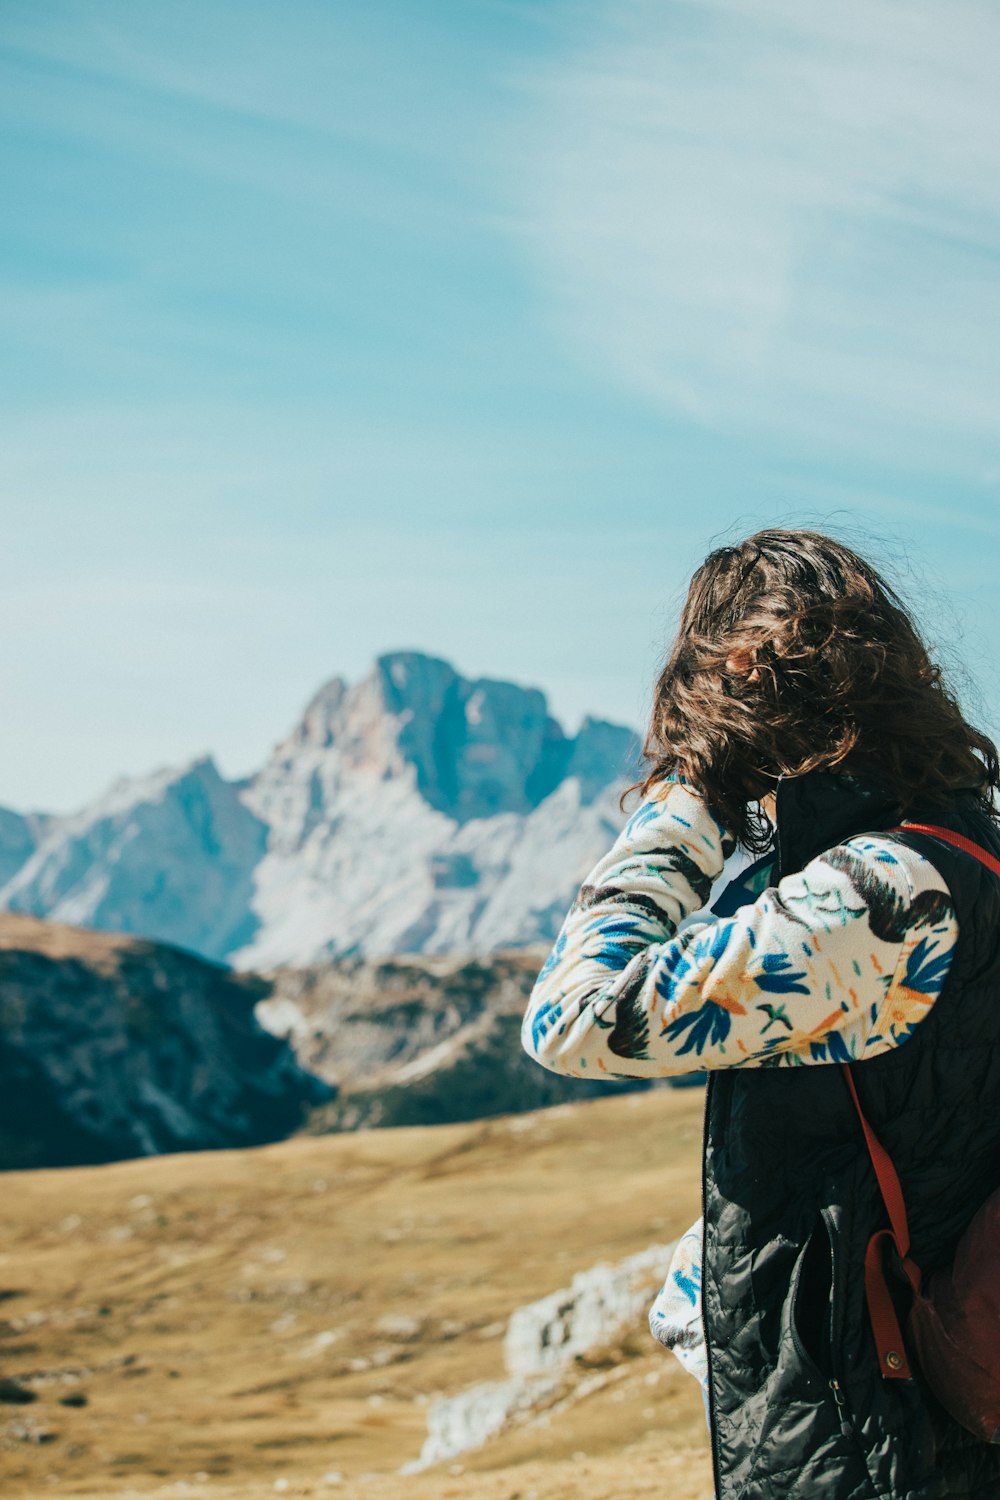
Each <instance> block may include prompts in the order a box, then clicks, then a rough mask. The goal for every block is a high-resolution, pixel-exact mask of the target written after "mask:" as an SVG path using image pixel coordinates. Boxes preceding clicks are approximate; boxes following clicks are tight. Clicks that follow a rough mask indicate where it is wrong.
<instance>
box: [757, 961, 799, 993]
mask: <svg viewBox="0 0 1000 1500" xmlns="http://www.w3.org/2000/svg"><path fill="white" fill-rule="evenodd" d="M791 967H792V960H791V959H790V958H789V956H788V954H787V953H765V954H764V955H763V957H762V958H761V969H762V971H763V972H762V973H760V974H755V975H754V984H756V986H757V988H758V989H760V990H766V991H767V992H768V994H771V995H808V994H809V986H808V985H807V984H801V983H800V982H799V981H800V980H803V979H805V977H806V974H805V970H804V969H800V970H798V971H797V972H796V973H793V974H790V973H788V972H787V971H788V970H789V969H790V968H791Z"/></svg>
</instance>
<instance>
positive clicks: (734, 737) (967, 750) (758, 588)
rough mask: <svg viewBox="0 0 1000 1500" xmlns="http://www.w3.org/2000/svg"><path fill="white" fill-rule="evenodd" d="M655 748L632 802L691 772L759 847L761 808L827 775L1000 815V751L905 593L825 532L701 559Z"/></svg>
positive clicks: (672, 660) (771, 539) (763, 823)
mask: <svg viewBox="0 0 1000 1500" xmlns="http://www.w3.org/2000/svg"><path fill="white" fill-rule="evenodd" d="M643 754H644V756H645V758H646V759H647V760H650V761H651V762H652V766H651V769H650V770H649V772H648V774H647V775H646V776H645V778H644V779H643V780H642V781H641V782H634V783H633V784H632V785H631V786H630V787H628V788H626V791H625V792H624V793H623V794H622V802H624V798H625V797H626V796H627V795H628V793H629V792H631V791H635V790H639V791H640V792H641V793H642V794H643V795H646V793H648V792H649V790H650V789H651V787H652V786H653V785H654V783H656V782H657V781H659V780H661V779H662V778H663V776H664V775H666V774H667V773H670V772H674V773H677V774H680V775H682V776H684V777H685V778H686V779H687V780H688V781H690V782H692V783H693V784H694V785H695V786H696V787H697V788H698V789H699V791H700V792H701V793H702V795H703V796H704V797H705V798H706V799H707V801H708V803H709V805H710V806H711V807H712V809H713V811H714V812H715V814H716V816H717V817H718V818H719V820H720V821H721V822H722V823H723V825H724V826H725V827H726V828H728V829H729V830H730V831H731V832H732V833H733V834H734V835H735V836H736V838H737V839H738V840H739V841H740V843H742V844H743V845H744V846H745V847H747V848H750V849H755V850H758V851H759V850H762V849H763V848H764V847H766V844H767V842H768V840H769V838H770V836H771V833H772V826H771V823H770V821H769V819H768V818H767V816H766V815H765V813H764V812H763V810H762V809H761V807H760V801H761V799H762V798H764V797H765V796H766V794H767V793H768V792H770V791H773V790H774V789H775V787H776V785H777V783H778V781H779V780H780V779H781V778H782V777H790V776H802V775H804V774H805V773H806V772H807V771H812V770H817V769H826V770H834V769H839V770H842V771H845V772H853V773H855V774H866V775H870V776H874V777H875V778H876V779H877V780H879V781H880V782H881V783H882V784H884V785H886V786H889V787H892V788H893V790H894V791H895V793H896V794H897V796H898V800H899V806H900V812H901V815H904V814H905V813H906V811H907V809H908V808H910V807H912V806H914V805H916V804H919V805H922V806H927V807H935V806H938V807H942V806H945V805H946V804H947V803H948V801H949V799H950V798H951V796H952V794H953V793H954V792H955V791H956V790H958V789H959V788H971V789H974V790H975V791H976V793H977V794H978V798H979V801H980V803H981V805H982V807H983V808H984V810H985V811H987V812H988V813H989V814H990V815H991V816H993V817H996V816H997V814H996V811H995V806H994V801H993V796H994V793H995V791H996V790H997V789H998V786H1000V762H998V757H997V749H996V746H995V745H994V744H993V741H992V740H990V739H989V738H988V737H987V736H986V735H985V734H983V733H981V732H980V731H979V730H978V729H975V728H973V726H972V725H971V724H969V723H968V722H967V721H966V719H965V717H964V716H963V714H962V711H961V709H960V708H959V706H958V703H957V701H956V699H955V697H954V696H953V695H952V693H951V692H950V691H949V690H948V688H947V687H946V686H945V684H944V682H943V680H942V673H941V669H940V667H939V666H937V665H936V664H935V663H934V662H932V661H931V659H930V656H929V655H928V651H927V647H926V646H925V645H924V643H923V641H922V640H921V637H920V633H919V631H918V629H917V626H916V624H915V623H914V620H913V617H912V616H911V614H910V612H909V610H908V609H907V608H906V606H905V604H904V603H903V601H902V600H901V599H900V597H899V596H898V594H897V593H896V592H895V590H894V589H893V588H892V587H891V586H890V585H889V584H888V583H886V582H885V580H884V579H883V578H881V577H880V576H879V574H878V573H877V572H876V571H875V569H874V568H873V567H872V566H871V565H870V564H869V563H867V562H865V561H864V559H863V558H861V557H859V556H858V554H857V553H856V552H853V551H852V550H851V549H850V548H849V547H846V546H844V545H843V543H841V542H838V541H835V540H833V539H832V538H831V537H828V536H822V535H820V534H819V533H818V532H815V531H798V530H795V531H792V530H777V529H775V530H768V531H759V532H757V533H756V534H755V535H754V536H750V537H747V539H746V540H745V541H743V542H739V543H738V544H737V545H735V546H730V547H720V548H718V549H717V550H716V551H714V552H712V553H710V554H709V556H708V557H707V558H706V559H705V561H704V562H703V563H702V565H701V567H700V568H699V569H698V571H697V572H696V573H695V575H694V578H693V579H692V580H691V586H690V588H689V590H688V596H687V600H686V602H685V605H684V609H683V612H682V614H681V621H680V627H679V629H678V632H677V638H676V640H675V642H674V644H673V646H672V648H671V650H670V653H669V656H668V657H667V661H666V663H665V665H664V667H663V670H662V671H661V672H660V675H659V678H658V679H657V683H656V688H655V693H654V701H653V709H652V713H651V716H650V724H649V729H648V731H647V734H646V738H645V742H644V744H643ZM620 805H621V804H620Z"/></svg>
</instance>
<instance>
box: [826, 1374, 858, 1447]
mask: <svg viewBox="0 0 1000 1500" xmlns="http://www.w3.org/2000/svg"><path fill="white" fill-rule="evenodd" d="M830 1389H831V1391H832V1392H833V1399H834V1401H836V1403H837V1415H838V1416H839V1417H840V1430H841V1432H842V1433H843V1434H844V1436H845V1437H849V1438H853V1437H855V1432H854V1428H853V1427H852V1426H851V1423H850V1422H849V1421H848V1417H847V1401H846V1399H845V1396H844V1392H843V1390H842V1389H841V1386H840V1381H839V1380H831V1381H830Z"/></svg>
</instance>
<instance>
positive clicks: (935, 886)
mask: <svg viewBox="0 0 1000 1500" xmlns="http://www.w3.org/2000/svg"><path fill="white" fill-rule="evenodd" d="M733 849H734V844H733V841H732V839H731V838H730V837H729V835H728V834H726V832H725V831H724V830H723V829H722V828H721V827H720V825H719V824H718V823H717V822H716V820H715V819H714V818H713V816H712V815H711V813H710V812H709V810H708V807H707V805H706V804H705V802H704V800H703V799H702V798H701V797H700V796H698V795H697V793H696V792H695V791H694V790H693V789H692V788H690V787H688V786H686V785H684V784H683V782H681V781H680V780H676V779H668V780H666V781H662V782H660V783H658V784H657V786H656V787H654V789H653V790H652V792H651V793H650V795H649V796H648V797H647V798H646V800H645V801H644V802H642V803H641V804H640V806H639V807H637V808H636V810H635V812H634V813H633V814H632V816H631V817H630V818H629V820H628V822H627V823H626V824H625V826H624V828H623V829H622V830H621V832H620V834H619V835H618V838H617V839H616V840H615V843H614V845H613V846H612V848H611V850H610V851H609V852H608V853H607V854H606V855H605V856H604V857H603V858H602V859H600V860H599V861H598V862H597V864H596V865H595V866H594V868H593V870H591V872H590V874H589V875H588V876H587V878H586V880H585V881H584V883H583V885H582V886H581V887H580V890H579V891H578V893H577V895H576V897H575V899H574V901H573V903H572V905H571V907H570V909H569V912H568V913H567V916H566V919H565V921H564V922H563V925H562V929H561V931H560V933H559V936H558V937H557V939H556V942H555V946H554V947H553V949H552V952H551V953H550V954H549V957H548V958H547V959H546V961H545V964H544V965H543V967H542V969H541V972H540V973H539V975H538V978H537V980H536V982H535V987H534V989H533V990H532V993H531V997H530V999H529V1001H528V1008H527V1011H526V1013H525V1017H524V1021H523V1024H522V1028H521V1040H522V1043H523V1045H524V1048H525V1050H526V1051H527V1052H528V1053H529V1055H530V1056H531V1057H533V1058H535V1060H536V1061H537V1062H539V1063H541V1064H542V1066H543V1067H546V1068H549V1069H551V1070H552V1071H553V1072H556V1073H562V1074H566V1075H568V1076H570V1077H573V1078H594V1077H602V1076H604V1077H608V1078H662V1077H669V1076H674V1075H678V1074H683V1073H690V1072H697V1071H701V1070H702V1069H713V1068H741V1067H742V1068H746V1067H758V1068H763V1067H799V1066H803V1065H812V1064H822V1063H832V1062H851V1061H856V1060H860V1059H862V1058H868V1057H875V1056H877V1055H878V1054H879V1053H880V1052H886V1051H888V1050H889V1049H890V1048H891V1047H898V1046H900V1045H902V1044H903V1043H904V1042H905V1041H906V1040H907V1038H908V1037H910V1036H912V1035H913V1032H914V1031H915V1029H916V1027H917V1026H918V1025H919V1024H920V1022H921V1020H922V1019H923V1018H924V1016H926V1015H927V1013H928V1011H929V1010H930V1007H931V1005H933V1003H934V1001H935V999H936V998H937V996H938V994H939V993H940V991H941V986H942V984H943V983H944V979H945V976H946V974H947V971H948V964H949V961H950V959H951V953H952V950H953V948H954V945H955V941H956V939H957V936H958V924H957V922H956V919H955V914H954V910H953V907H952V904H951V899H950V896H949V893H948V889H947V886H946V885H945V883H944V881H943V880H942V878H941V876H940V875H939V874H938V872H937V871H936V870H935V868H934V867H933V865H931V864H930V863H929V861H927V860H926V859H924V857H923V856H922V855H920V854H918V853H917V852H916V851H915V850H912V849H908V848H906V847H905V846H903V845H902V844H899V843H896V842H894V840H893V839H892V836H891V835H889V834H885V835H875V834H862V835H860V836H858V837H855V838H850V839H847V840H845V842H844V843H842V844H838V845H837V846H836V847H835V848H832V849H828V850H826V851H825V852H824V853H823V854H821V855H819V856H818V857H817V858H816V859H814V860H812V861H811V862H810V863H809V864H807V865H806V866H805V868H804V869H803V870H801V871H799V872H797V873H794V874H790V875H786V876H785V877H784V879H782V880H780V881H779V882H778V883H777V884H776V885H774V886H769V887H768V888H767V889H764V890H763V891H761V892H760V893H759V894H756V895H755V894H754V891H753V889H752V888H751V889H749V890H746V891H739V892H737V894H736V898H735V899H733V897H732V896H731V895H730V893H729V892H727V893H726V895H727V896H728V897H729V899H726V898H725V897H724V898H723V900H722V901H721V902H719V903H718V904H719V906H720V907H722V908H723V909H725V910H726V911H727V912H728V913H729V914H728V915H726V916H724V917H720V918H718V919H717V920H715V921H697V920H696V921H692V922H689V923H688V925H686V926H684V927H683V930H682V924H683V923H685V921H686V919H688V918H690V917H691V916H692V914H693V913H697V912H699V911H700V910H701V909H702V908H703V907H705V905H706V903H707V902H708V900H709V897H710V893H711V890H712V886H713V884H714V883H715V882H716V881H717V880H718V878H719V876H720V875H721V874H722V871H723V866H724V864H725V861H726V859H727V857H728V856H729V855H730V854H731V853H732V852H733ZM755 868H756V867H755ZM760 868H761V869H762V870H763V871H764V872H765V874H766V870H767V865H766V863H764V864H762V866H761V867H760ZM741 896H745V904H743V905H742V906H739V907H738V908H737V909H736V910H733V907H734V906H735V905H736V902H737V901H738V900H739V899H740V897H741ZM700 1231H701V1224H700V1221H699V1222H698V1223H696V1224H694V1225H692V1227H691V1229H689V1230H688V1231H687V1233H686V1234H685V1235H684V1236H683V1237H682V1239H681V1240H680V1242H679V1244H678V1247H677V1253H676V1254H675V1257H674V1260H673V1262H672V1264H671V1267H670V1270H669V1272H668V1275H667V1280H666V1283H665V1285H664V1287H663V1290H662V1291H661V1293H660V1295H659V1297H658V1298H657V1300H656V1303H655V1304H654V1306H653V1309H652V1312H651V1314H650V1327H651V1328H652V1331H653V1333H654V1334H655V1335H656V1336H657V1337H658V1338H659V1339H660V1340H661V1342H663V1343H666V1344H667V1345H668V1346H669V1347H671V1348H673V1350H674V1352H675V1354H676V1355H677V1357H678V1358H679V1359H680V1360H681V1363H682V1364H683V1365H685V1366H686V1367H687V1368H688V1369H690V1370H691V1371H692V1372H693V1373H694V1374H696V1375H698V1376H699V1378H701V1379H702V1381H703V1383H704V1374H705V1370H704V1364H705V1361H704V1344H703V1334H702V1328H701V1305H700V1285H701V1254H702V1247H701V1232H700Z"/></svg>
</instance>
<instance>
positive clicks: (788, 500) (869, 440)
mask: <svg viewBox="0 0 1000 1500" xmlns="http://www.w3.org/2000/svg"><path fill="white" fill-rule="evenodd" d="M998 64H1000V12H998V11H997V10H996V9H995V8H994V7H993V6H992V5H988V4H986V3H985V0H982V3H980V0H952V4H951V5H949V6H948V7H947V8H946V9H943V8H942V7H941V6H940V5H938V4H937V3H934V0H916V3H913V0H911V3H909V4H907V5H905V6H902V5H899V4H896V3H890V0H844V3H843V4H842V5H840V6H837V7H829V6H828V7H818V6H804V5H802V4H801V0H698V3H697V4H694V3H692V4H678V3H674V0H617V3H616V0H592V3H591V0H496V3H492V0H453V3H437V0H405V3H404V0H389V3H382V0H378V3H375V4H372V3H370V0H369V3H367V4H363V3H360V0H337V3H334V0H325V3H318V0H285V3H283V4H282V5H280V6H276V5H273V4H265V3H260V0H239V3H238V4H237V3H235V0H232V3H229V0H199V3H188V0H170V3H169V4H163V3H162V0H158V3H149V0H79V3H67V0H4V5H3V7H2V8H0V174H2V182H3V194H4V203H5V213H4V215H3V221H2V225H0V277H2V285H3V296H2V298H0V395H2V401H0V504H2V515H3V538H4V543H5V545H4V546H3V548H2V549H0V613H2V625H3V629H4V636H5V640H6V643H7V649H6V650H5V652H4V654H3V664H2V668H0V693H2V700H3V704H4V720H5V723H6V725H7V726H8V733H7V734H6V735H5V736H4V737H3V741H2V743H0V804H6V805H8V806H13V807H17V808H20V809H27V808H31V807H44V808H51V809H54V810H66V809H70V808H73V807H75V806H78V805H80V804H82V803H83V802H84V801H86V800H88V799H89V798H91V797H93V796H95V795H97V794H98V793H99V792H100V791H101V790H102V789H103V788H104V787H105V786H106V785H107V784H108V783H109V782H110V781H111V780H112V779H113V778H114V777H115V776H117V775H118V774H120V773H141V772H143V771H146V770H150V769H152V768H153V767H155V766H159V765H162V764H168V763H178V764H179V763H183V762H185V761H187V760H189V759H190V758H192V757H193V756H195V755H197V754H200V753H203V752H204V751H212V752H214V753H215V754H216V756H217V758H218V760H219V762H220V765H221V767H222V769H223V770H224V771H225V772H226V773H227V774H241V773H243V772H245V771H247V770H249V769H251V768H253V767H254V766H256V765H257V764H259V763H260V761H261V760H262V759H263V758H264V756H265V755H266V754H267V752H268V750H269V749H270V747H271V745H272V744H273V743H274V741H275V740H276V739H278V738H279V737H280V736H281V735H283V734H284V733H285V732H286V731H287V729H288V728H289V727H290V726H291V724H292V722H293V721H294V720H295V718H296V716H297V715H298V713H299V712H300V710H301V708H302V707H303V705H304V703H305V701H306V700H307V699H308V698H309V697H310V696H311V694H312V692H313V691H314V690H315V688H316V687H317V686H318V685H319V684H320V683H321V682H322V681H323V680H325V679H326V678H327V677H329V676H332V675H334V674H335V673H340V674H343V675H346V676H347V677H349V678H355V677H357V676H360V675H361V674H362V673H364V672H365V671H366V670H367V668H368V667H369V665H370V663H371V661H372V659H373V658H374V656H375V655H377V654H378V653H379V652H382V651H386V650H392V649H397V648H418V649H422V650H426V651H429V652H432V653H434V654H436V655H440V656H444V657H447V658H448V659H449V660H451V661H452V662H453V663H454V664H455V665H456V666H457V667H458V668H459V669H460V670H461V671H463V672H464V673H466V674H467V675H489V676H497V677H509V678H513V679H515V680H518V681H521V682H525V683H531V684H534V685H537V686H540V687H542V688H544V689H545V690H546V692H547V693H548V694H549V697H550V701H551V704H552V707H553V710H554V711H555V712H556V713H557V715H558V716H560V717H561V718H562V720H563V721H564V723H565V725H566V727H567V728H568V729H571V730H572V729H573V728H575V726H576V724H577V722H578V721H579V718H580V717H581V715H582V714H583V713H584V712H588V711H589V712H592V713H596V714H599V715H603V716H606V717H609V718H613V719H617V720H619V721H624V722H631V723H634V724H640V723H641V722H642V720H643V718H644V716H645V713H646V711H647V708H648V702H649V692H650V686H651V683H652V680H653V678H654V676H655V672H656V669H657V666H658V662H659V659H660V656H661V654H662V651H663V649H664V647H665V646H666V644H667V643H668V639H669V634H670V628H671V623H672V621H673V619H674V616H675V611H676V608H677V604H678V601H679V597H680V595H681V594H682V591H683V588H684V585H685V584H686V581H687V579H688V577H689V576H690V573H691V571H692V569H693V568H694V566H696V565H697V563H698V562H699V561H700V560H701V558H702V556H703V555H704V553H705V552H706V551H707V550H708V548H709V547H710V546H711V545H713V544H714V543H715V542H717V541H718V540H719V539H720V538H724V539H731V538H732V537H733V536H735V535H738V534H739V533H740V532H744V531H748V530H751V529H754V528H756V527H757V526H759V525H762V524H768V523H771V522H775V521H777V522H780V523H783V524H792V525H795V524H809V525H816V526H820V527H821V528H823V527H825V528H826V529H830V530H834V531H837V532H838V533H839V534H843V535H846V536H847V538H848V540H852V541H854V542H855V543H856V544H858V545H859V546H861V547H862V548H863V549H867V550H868V551H869V552H871V553H872V554H873V555H874V556H875V557H876V560H877V561H879V562H881V563H883V564H885V565H887V566H888V568H889V570H890V571H891V572H893V573H894V576H896V577H897V578H898V579H899V581H900V582H901V584H902V587H903V589H904V591H905V592H907V593H908V594H909V595H910V597H911V598H912V599H913V600H914V602H915V603H916V605H917V607H918V610H919V611H920V612H921V613H922V615H923V617H924V618H925V620H926V622H927V626H928V631H929V634H930V636H931V638H932V640H933V642H934V643H935V645H936V647H938V648H939V649H940V651H941V653H943V656H944V660H945V661H946V662H947V663H948V664H950V665H952V666H953V667H954V670H955V671H956V673H957V674H958V675H957V681H958V683H959V686H960V687H961V689H962V691H963V693H964V694H965V695H966V696H967V699H968V702H969V703H970V706H971V707H972V709H973V712H974V713H976V714H978V715H979V716H980V717H982V718H984V719H985V720H986V722H987V723H988V724H989V726H990V727H992V728H994V729H996V728H997V727H1000V668H998V667H997V665H996V663H997V660H998V657H1000V624H998V621H997V613H998V612H997V609H996V603H997V589H996V565H997V554H998V546H997V544H998V540H1000V507H998V498H1000V432H998V413H1000V340H998V338H997V336H996V335H997V328H998V326H1000V321H998V314H1000V277H998V261H1000V112H998V111H997V109H996V106H995V77H996V71H997V66H998Z"/></svg>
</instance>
